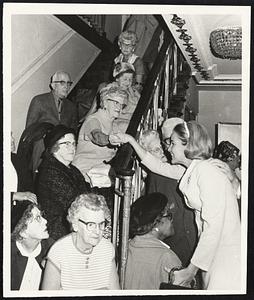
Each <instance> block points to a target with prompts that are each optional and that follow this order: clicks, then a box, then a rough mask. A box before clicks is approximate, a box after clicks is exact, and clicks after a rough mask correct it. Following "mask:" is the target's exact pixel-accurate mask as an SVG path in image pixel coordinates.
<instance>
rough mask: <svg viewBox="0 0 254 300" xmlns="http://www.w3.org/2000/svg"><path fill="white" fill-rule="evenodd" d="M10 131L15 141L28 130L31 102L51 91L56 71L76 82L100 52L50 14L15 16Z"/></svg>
mask: <svg viewBox="0 0 254 300" xmlns="http://www.w3.org/2000/svg"><path fill="white" fill-rule="evenodd" d="M11 26H12V30H11V47H12V48H11V49H12V51H11V59H12V66H11V128H12V131H13V134H14V137H15V140H16V144H17V143H18V141H19V138H20V135H21V134H22V132H23V130H24V128H25V121H26V115H27V111H28V107H29V104H30V101H31V99H32V98H33V97H34V96H35V95H37V94H40V93H45V92H48V91H49V80H50V77H51V75H52V74H54V73H55V71H57V70H65V71H67V72H68V73H70V75H71V78H72V81H73V82H74V85H75V83H76V82H77V81H78V80H79V79H80V78H81V76H82V75H83V74H84V73H85V72H86V70H87V69H88V67H89V66H90V65H91V63H92V62H93V61H94V59H95V58H96V57H97V55H98V54H99V53H100V50H99V49H98V48H96V47H95V46H94V45H92V44H91V43H90V42H88V41H87V40H86V39H84V38H83V37H81V36H80V35H79V34H77V33H76V32H74V31H73V30H72V29H71V28H69V27H68V26H67V25H65V24H64V23H63V22H61V21H60V20H58V19H57V18H56V17H54V16H51V15H12V20H11Z"/></svg>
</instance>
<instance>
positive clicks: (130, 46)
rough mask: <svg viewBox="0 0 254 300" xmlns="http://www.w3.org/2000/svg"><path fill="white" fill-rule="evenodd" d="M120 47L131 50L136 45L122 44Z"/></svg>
mask: <svg viewBox="0 0 254 300" xmlns="http://www.w3.org/2000/svg"><path fill="white" fill-rule="evenodd" d="M120 47H125V48H129V49H131V48H134V47H135V45H133V44H125V43H123V42H121V43H120Z"/></svg>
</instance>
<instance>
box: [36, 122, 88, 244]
mask: <svg viewBox="0 0 254 300" xmlns="http://www.w3.org/2000/svg"><path fill="white" fill-rule="evenodd" d="M44 144H45V148H46V152H45V154H44V158H43V161H42V163H41V165H40V167H39V173H38V177H37V179H36V193H37V197H38V202H39V203H40V205H41V207H42V209H43V210H44V212H45V213H46V217H47V220H48V230H49V234H50V236H51V237H52V238H53V239H55V240H57V239H59V238H60V237H62V236H64V235H66V234H67V233H69V232H70V228H69V224H68V222H67V221H66V214H67V210H68V208H69V206H70V204H71V203H72V201H73V200H74V199H75V198H76V197H77V196H78V195H80V194H82V193H84V192H87V191H90V187H89V185H88V184H87V183H86V181H85V180H84V177H83V175H82V174H81V172H80V171H79V170H78V169H77V168H76V167H75V166H73V165H72V164H71V163H72V161H73V158H74V155H75V152H76V140H75V133H74V130H73V129H71V128H67V127H65V126H64V125H57V126H55V127H54V128H53V129H52V131H50V132H49V133H47V135H46V136H45V138H44Z"/></svg>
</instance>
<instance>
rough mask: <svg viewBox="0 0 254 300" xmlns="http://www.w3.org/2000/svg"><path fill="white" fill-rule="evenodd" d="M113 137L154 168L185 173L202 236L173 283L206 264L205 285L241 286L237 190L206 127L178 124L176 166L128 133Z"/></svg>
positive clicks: (173, 150)
mask: <svg viewBox="0 0 254 300" xmlns="http://www.w3.org/2000/svg"><path fill="white" fill-rule="evenodd" d="M114 138H115V140H114V142H115V143H117V142H122V143H126V142H129V143H130V144H131V145H132V146H133V147H134V149H135V151H136V152H137V154H138V155H139V156H140V158H141V159H142V163H143V164H144V165H145V166H147V167H148V168H149V169H150V170H151V171H153V172H156V173H158V174H161V175H164V176H168V177H172V178H176V179H180V178H181V180H180V185H179V188H180V190H181V191H182V193H183V195H184V198H185V202H186V204H187V205H188V206H189V207H191V208H192V209H194V212H195V217H196V224H197V227H198V235H199V241H198V244H197V247H196V249H195V251H194V253H193V256H192V258H191V260H190V263H189V265H188V266H187V267H186V268H185V269H182V270H180V271H176V272H175V273H174V275H175V281H174V283H175V284H178V285H186V284H188V283H189V282H191V281H192V279H193V278H194V276H195V274H196V273H197V271H198V270H199V269H201V271H202V276H203V289H210V290H211V289H212V290H219V289H220V290H221V289H224V290H233V289H234V290H235V289H240V281H241V280H240V278H241V277H240V269H241V268H240V265H241V264H240V248H241V238H240V217H239V210H238V207H237V199H236V193H235V191H234V189H233V185H232V183H231V182H230V180H229V178H228V177H227V176H226V175H225V173H223V172H222V171H221V169H220V168H218V167H217V166H216V164H214V163H211V162H212V159H211V156H212V142H211V139H210V137H209V136H208V133H207V131H206V129H205V127H204V126H202V125H201V124H198V123H197V122H194V121H192V122H188V123H186V122H183V123H181V124H178V125H176V127H175V128H174V129H173V133H172V135H171V137H170V140H168V141H167V142H168V143H167V144H168V149H167V150H168V151H169V152H170V154H171V157H172V164H174V165H170V164H168V163H162V162H160V161H159V160H157V159H156V158H155V157H153V156H152V155H150V154H149V153H147V152H146V151H145V150H144V149H142V148H141V147H140V146H139V144H138V143H137V142H136V141H135V139H134V138H133V137H131V136H129V135H126V134H118V135H117V136H115V137H114ZM216 163H217V162H216ZM182 168H184V169H185V170H183V169H182ZM181 171H182V173H181Z"/></svg>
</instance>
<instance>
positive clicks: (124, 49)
mask: <svg viewBox="0 0 254 300" xmlns="http://www.w3.org/2000/svg"><path fill="white" fill-rule="evenodd" d="M137 42H138V38H137V35H136V33H135V32H134V31H130V30H126V31H123V32H122V33H121V34H120V35H119V38H118V46H119V48H120V50H121V53H120V54H119V55H118V56H117V57H116V58H115V59H114V63H115V65H116V64H118V63H121V62H127V63H130V64H132V65H133V66H134V68H135V71H136V75H135V78H134V82H133V85H134V86H135V88H136V89H137V90H138V91H139V92H140V93H141V91H142V89H143V84H144V82H145V76H146V69H145V65H144V63H143V60H142V58H140V57H139V56H137V55H136V54H135V53H134V52H135V47H136V44H137Z"/></svg>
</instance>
